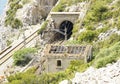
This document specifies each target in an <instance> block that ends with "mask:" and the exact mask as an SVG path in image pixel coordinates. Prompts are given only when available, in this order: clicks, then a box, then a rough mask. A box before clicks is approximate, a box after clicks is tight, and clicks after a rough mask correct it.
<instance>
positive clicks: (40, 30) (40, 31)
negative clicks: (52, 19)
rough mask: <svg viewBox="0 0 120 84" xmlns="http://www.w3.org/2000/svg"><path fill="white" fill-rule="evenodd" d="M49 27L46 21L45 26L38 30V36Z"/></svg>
mask: <svg viewBox="0 0 120 84" xmlns="http://www.w3.org/2000/svg"><path fill="white" fill-rule="evenodd" d="M47 25H48V21H45V22H44V23H43V25H42V26H41V28H40V29H39V30H38V34H41V33H42V32H43V30H45V29H46V27H47Z"/></svg>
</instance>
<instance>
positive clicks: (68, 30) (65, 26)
mask: <svg viewBox="0 0 120 84" xmlns="http://www.w3.org/2000/svg"><path fill="white" fill-rule="evenodd" d="M65 29H66V30H65ZM72 30H73V23H72V22H70V21H68V20H65V21H63V22H62V23H61V24H60V26H59V31H61V32H62V33H64V34H65V33H66V35H67V36H66V37H67V39H69V38H70V37H71V35H72ZM58 37H59V39H61V40H64V39H65V35H63V34H61V33H59V34H58Z"/></svg>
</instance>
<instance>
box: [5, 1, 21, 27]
mask: <svg viewBox="0 0 120 84" xmlns="http://www.w3.org/2000/svg"><path fill="white" fill-rule="evenodd" d="M20 1H21V0H9V4H10V8H9V10H8V11H6V18H5V26H8V25H9V26H11V27H12V28H20V27H21V26H23V25H22V22H21V21H20V20H18V19H17V18H15V15H16V12H17V10H18V9H20V8H22V7H23V6H22V5H21V4H19V2H20Z"/></svg>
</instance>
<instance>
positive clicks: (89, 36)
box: [78, 30, 97, 43]
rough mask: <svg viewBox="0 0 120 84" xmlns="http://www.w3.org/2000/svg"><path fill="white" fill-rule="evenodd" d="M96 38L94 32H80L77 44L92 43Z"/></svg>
mask: <svg viewBox="0 0 120 84" xmlns="http://www.w3.org/2000/svg"><path fill="white" fill-rule="evenodd" d="M96 38H97V32H95V31H91V30H86V31H85V32H82V33H81V34H80V35H79V36H78V41H79V42H88V43H90V42H92V41H94V40H96Z"/></svg>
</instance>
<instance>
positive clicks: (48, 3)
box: [16, 0, 57, 25]
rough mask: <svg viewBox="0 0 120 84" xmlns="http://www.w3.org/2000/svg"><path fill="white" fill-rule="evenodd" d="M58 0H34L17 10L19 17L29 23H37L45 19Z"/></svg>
mask: <svg viewBox="0 0 120 84" xmlns="http://www.w3.org/2000/svg"><path fill="white" fill-rule="evenodd" d="M56 2H57V0H34V1H33V2H31V3H29V4H26V5H24V6H23V8H22V9H19V10H18V11H17V14H16V16H17V18H19V19H20V20H21V21H22V22H23V23H25V24H28V25H35V24H37V23H41V21H42V20H44V19H45V18H46V17H47V15H48V13H49V12H50V10H51V8H52V7H53V6H54V5H55V3H56Z"/></svg>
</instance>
